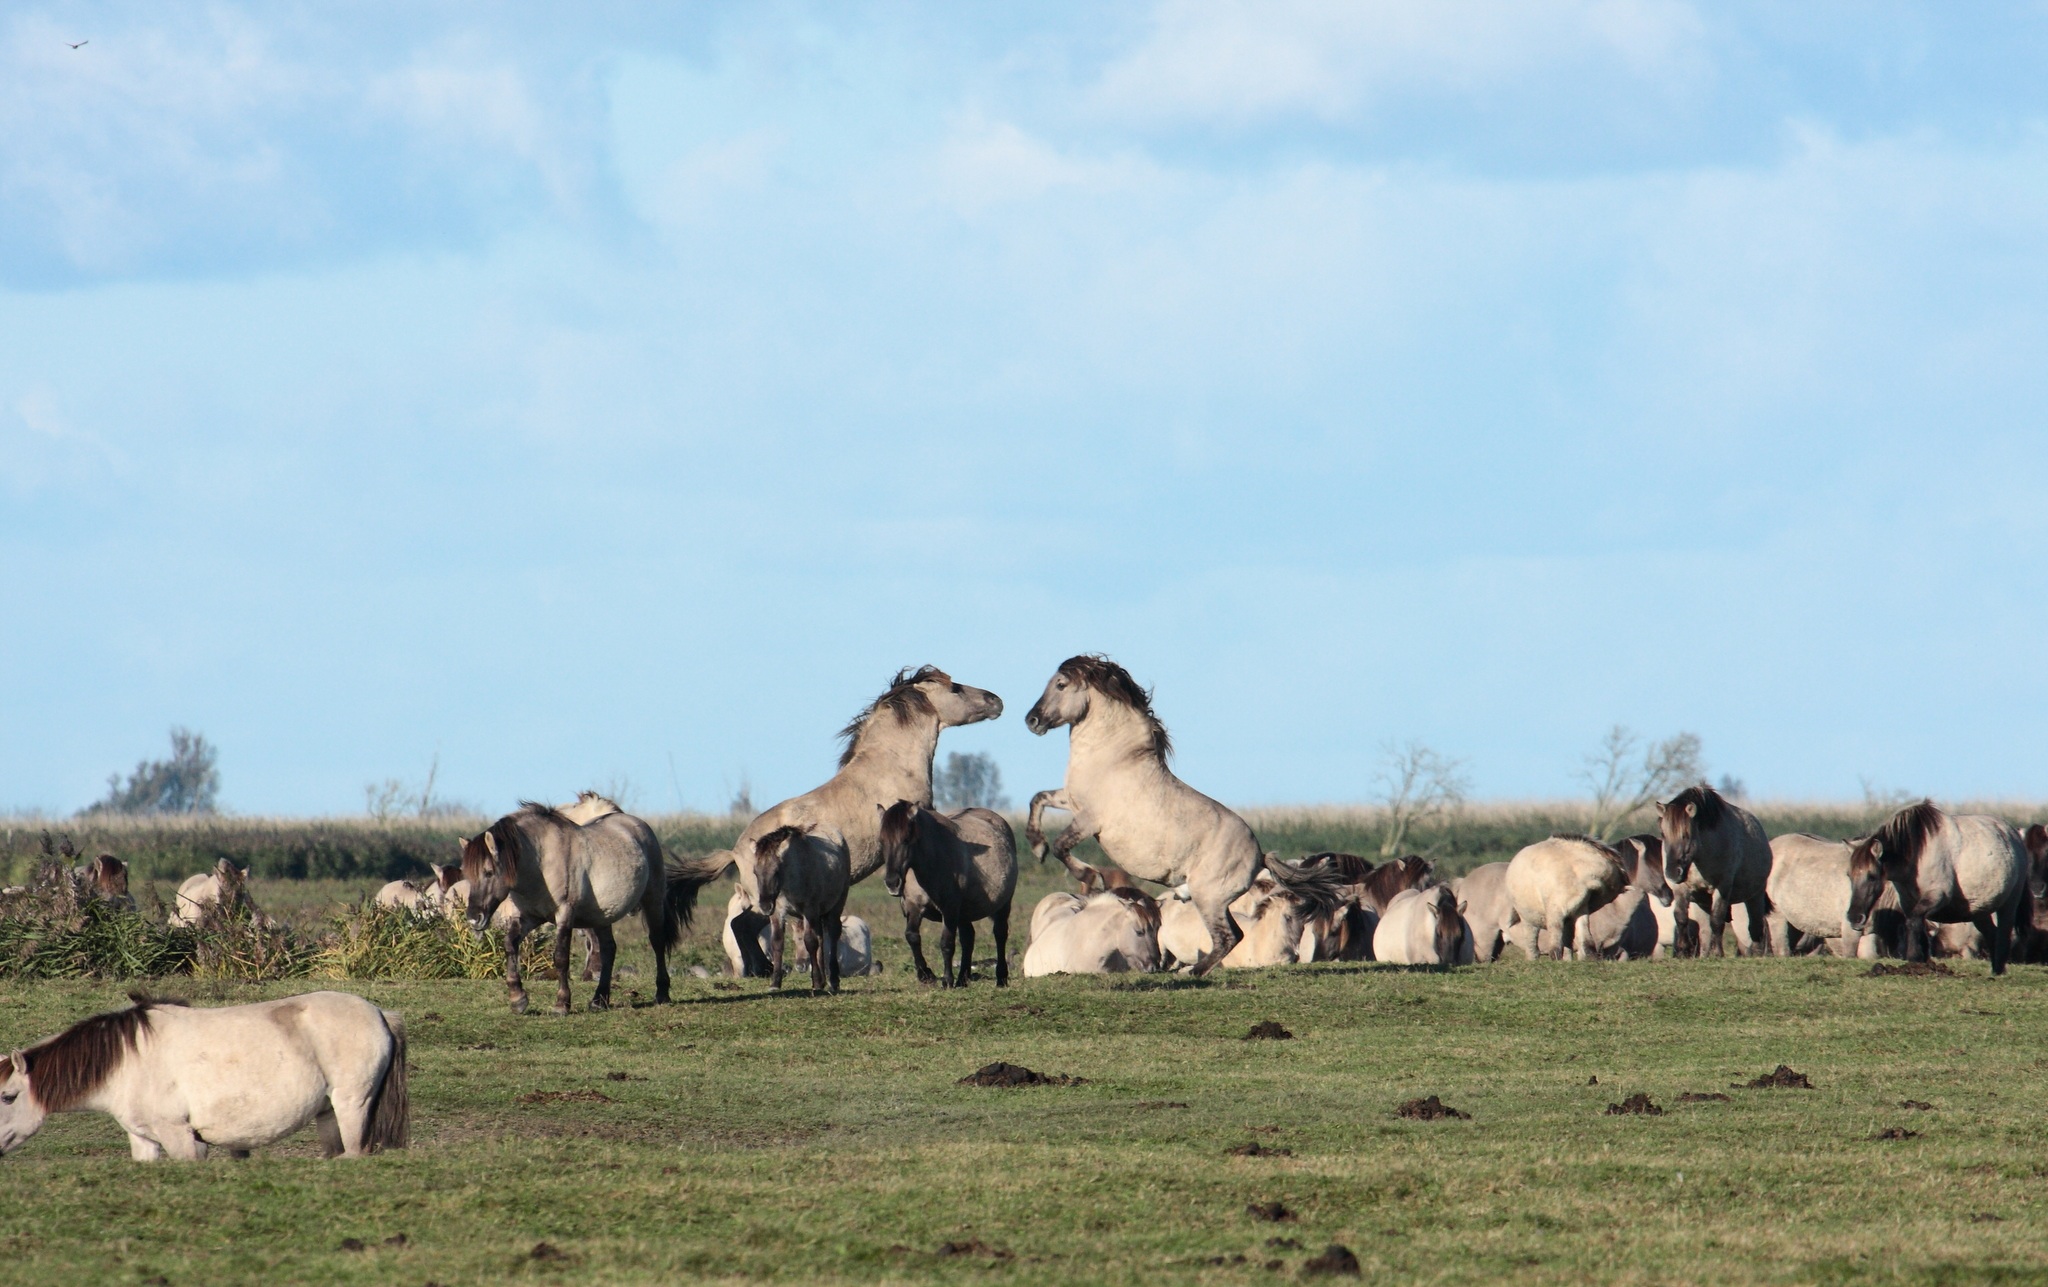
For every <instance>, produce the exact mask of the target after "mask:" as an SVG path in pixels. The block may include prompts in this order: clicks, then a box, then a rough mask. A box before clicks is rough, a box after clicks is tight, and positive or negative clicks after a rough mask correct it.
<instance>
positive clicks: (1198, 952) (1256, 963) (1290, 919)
mask: <svg viewBox="0 0 2048 1287" xmlns="http://www.w3.org/2000/svg"><path fill="white" fill-rule="evenodd" d="M1302 871H1303V872H1304V877H1303V880H1302V882H1301V883H1300V884H1299V885H1297V886H1295V887H1292V888H1290V887H1288V886H1286V885H1283V884H1281V883H1280V882H1279V881H1278V880H1276V879H1274V877H1273V873H1272V872H1270V871H1262V872H1260V873H1259V874H1258V875H1257V876H1256V877H1255V878H1254V879H1253V880H1252V887H1251V888H1250V889H1248V890H1246V891H1245V892H1244V893H1242V894H1240V895H1238V897H1237V898H1236V899H1235V900H1234V901H1233V902H1232V903H1231V904H1230V915H1231V919H1232V920H1234V921H1236V922H1237V924H1238V925H1239V926H1241V927H1245V929H1244V936H1243V937H1242V938H1240V939H1239V940H1238V941H1237V945H1236V946H1235V947H1233V948H1231V949H1230V954H1229V955H1228V956H1225V957H1224V958H1223V967H1224V968H1225V969H1230V970H1238V969H1258V968H1262V967H1264V966H1268V965H1291V964H1293V963H1294V962H1296V961H1299V960H1301V959H1302V950H1303V946H1304V944H1306V945H1307V947H1308V949H1309V959H1311V960H1313V959H1315V956H1314V950H1315V946H1316V940H1315V938H1314V937H1313V936H1314V934H1315V927H1314V922H1315V921H1317V920H1318V919H1320V918H1327V917H1330V916H1332V915H1334V914H1335V913H1336V911H1337V910H1338V909H1339V908H1341V907H1343V906H1345V905H1346V891H1347V888H1348V887H1347V886H1346V885H1344V884H1343V882H1342V877H1341V875H1340V874H1339V873H1338V872H1336V871H1334V870H1330V869H1323V868H1311V867H1308V866H1307V865H1306V864H1303V867H1302ZM1159 915H1160V928H1159V946H1160V950H1161V951H1163V952H1165V953H1167V954H1168V955H1170V956H1172V957H1173V958H1174V959H1175V960H1176V961H1178V962H1180V963H1182V964H1186V965H1193V964H1194V963H1195V962H1197V961H1199V960H1201V959H1202V957H1203V955H1204V954H1206V953H1207V952H1208V951H1209V946H1210V940H1209V930H1208V926H1207V924H1206V923H1205V922H1204V920H1203V918H1202V914H1201V912H1200V910H1199V909H1197V908H1196V907H1195V905H1194V904H1193V903H1192V902H1190V901H1189V900H1187V899H1185V898H1181V897H1178V896H1176V897H1173V898H1169V899H1166V900H1164V901H1162V902H1161V903H1160V905H1159Z"/></svg>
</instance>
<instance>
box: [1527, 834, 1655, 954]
mask: <svg viewBox="0 0 2048 1287" xmlns="http://www.w3.org/2000/svg"><path fill="white" fill-rule="evenodd" d="M1629 875H1630V872H1629V868H1628V867H1627V866H1625V865H1624V864H1623V862H1622V859H1621V855H1620V854H1618V853H1616V852H1615V851H1614V850H1612V849H1610V848H1608V847H1607V846H1606V845H1603V844H1601V843H1600V842H1599V841H1597V840H1595V839H1593V838H1592V837H1591V836H1582V835H1578V834H1576V833H1571V832H1561V833H1559V834H1557V835H1554V836H1552V837H1550V838H1549V839H1548V840H1539V841H1537V842H1536V843H1535V844H1533V845H1529V846H1527V847H1526V848H1524V849H1523V850H1522V851H1521V852H1520V853H1517V854H1516V855H1515V856H1514V857H1513V858H1512V859H1510V860H1509V861H1508V871H1507V891H1508V900H1509V902H1511V903H1512V904H1513V905H1514V909H1515V916H1516V918H1517V920H1519V921H1520V922H1521V923H1522V924H1524V925H1527V926H1528V927H1529V933H1528V936H1527V937H1528V940H1529V941H1528V942H1527V943H1524V944H1522V945H1521V946H1522V948H1523V950H1524V951H1526V952H1528V953H1529V955H1530V956H1532V957H1533V956H1536V955H1537V954H1538V950H1539V949H1540V947H1541V945H1542V942H1543V935H1544V933H1545V932H1546V931H1547V932H1548V933H1549V934H1550V935H1552V936H1553V940H1554V941H1553V945H1552V947H1551V949H1550V956H1551V958H1552V959H1553V960H1561V959H1563V957H1564V956H1566V955H1568V954H1569V953H1570V952H1571V951H1572V945H1573V940H1574V938H1575V936H1576V933H1577V927H1578V920H1579V918H1580V917H1581V916H1585V915H1587V914H1588V913H1590V912H1594V911H1598V910H1599V909H1600V908H1602V907H1605V906H1606V905H1607V904H1608V903H1611V902H1613V901H1614V898H1615V896H1616V895H1617V894H1619V893H1621V891H1622V890H1623V889H1624V888H1626V887H1627V885H1628V882H1629Z"/></svg>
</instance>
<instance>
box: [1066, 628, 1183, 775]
mask: <svg viewBox="0 0 2048 1287" xmlns="http://www.w3.org/2000/svg"><path fill="white" fill-rule="evenodd" d="M1058 673H1059V674H1062V675H1065V676H1066V677H1067V678H1068V679H1071V680H1073V681H1074V682H1075V683H1077V684H1086V685H1087V686H1088V687H1089V688H1090V689H1092V690H1093V691H1095V692H1098V693H1101V694H1102V695H1103V696H1104V697H1107V698H1109V699H1110V700H1111V701H1113V702H1116V703H1118V704H1120V705H1123V706H1128V707H1130V708H1131V709H1132V710H1134V711H1136V712H1137V713H1138V715H1139V716H1140V717H1141V718H1143V719H1144V721H1145V724H1146V726H1147V727H1148V728H1150V729H1151V731H1152V746H1151V750H1152V754H1153V755H1155V756H1157V757H1158V759H1159V761H1160V762H1161V763H1164V762H1165V761H1166V759H1167V758H1168V757H1169V756H1171V755H1172V754H1173V738H1172V737H1171V736H1170V735H1169V734H1168V733H1167V731H1166V725H1164V724H1162V723H1160V722H1159V716H1157V715H1155V714H1153V712H1152V690H1150V689H1148V688H1140V687H1138V681H1137V680H1135V679H1132V678H1131V672H1130V671H1128V670H1125V669H1124V668H1123V667H1122V666H1119V665H1117V664H1116V663H1115V662H1113V661H1111V660H1110V659H1109V658H1107V657H1105V656H1103V655H1102V654H1101V653H1099V652H1084V653H1082V654H1080V655H1079V656H1075V657H1069V658H1067V659H1066V660H1065V661H1063V662H1061V663H1060V668H1059V671H1058Z"/></svg>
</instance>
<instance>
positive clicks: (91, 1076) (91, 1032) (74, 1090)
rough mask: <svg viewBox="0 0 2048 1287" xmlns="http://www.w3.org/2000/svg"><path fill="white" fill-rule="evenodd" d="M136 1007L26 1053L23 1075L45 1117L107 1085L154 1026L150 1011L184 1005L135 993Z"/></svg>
mask: <svg viewBox="0 0 2048 1287" xmlns="http://www.w3.org/2000/svg"><path fill="white" fill-rule="evenodd" d="M128 999H129V1000H130V1001H133V1002H134V1003H135V1004H133V1005H132V1006H130V1007H128V1008H127V1009H126V1010H110V1011H108V1012H107V1013H105V1014H96V1015H93V1016H92V1017H91V1018H89V1019H80V1020H79V1021H78V1022H77V1023H74V1024H72V1025H71V1026H70V1027H68V1028H66V1029H65V1030H64V1031H62V1032H60V1033H58V1034H57V1035H56V1036H54V1037H52V1038H50V1039H49V1040H48V1041H45V1042H43V1043H42V1044H41V1045H36V1046H30V1047H29V1048H28V1049H27V1050H25V1051H23V1052H22V1056H21V1062H22V1071H23V1072H24V1073H26V1074H27V1075H28V1088H29V1093H30V1094H32V1095H34V1096H35V1097H36V1102H37V1103H38V1104H40V1105H42V1107H43V1110H44V1111H45V1112H50V1113H61V1112H63V1111H64V1110H66V1109H68V1108H73V1107H76V1106H77V1105H78V1103H79V1102H80V1101H82V1100H83V1099H85V1097H86V1096H88V1095H90V1094H92V1093H93V1092H94V1091H96V1090H98V1089H99V1088H100V1087H101V1086H103V1085H105V1084H106V1080H107V1078H108V1077H109V1076H110V1075H111V1074H112V1073H113V1071H114V1070H115V1069H116V1068H119V1067H120V1066H121V1061H122V1060H123V1059H125V1058H127V1057H128V1053H129V1052H130V1051H132V1050H134V1049H135V1042H136V1039H137V1037H138V1036H139V1035H140V1033H141V1032H142V1030H143V1029H144V1028H146V1027H148V1026H149V1012H150V1011H151V1010H154V1009H156V1008H157V1007H159V1006H167V1005H184V1004H185V1002H183V1001H167V1000H163V999H161V998H158V997H152V996H149V995H147V994H145V993H142V992H130V993H129V994H128Z"/></svg>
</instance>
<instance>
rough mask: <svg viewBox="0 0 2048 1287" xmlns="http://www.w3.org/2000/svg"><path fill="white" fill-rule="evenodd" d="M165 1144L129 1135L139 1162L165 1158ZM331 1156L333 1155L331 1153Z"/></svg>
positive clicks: (130, 1149)
mask: <svg viewBox="0 0 2048 1287" xmlns="http://www.w3.org/2000/svg"><path fill="white" fill-rule="evenodd" d="M163 1155H164V1146H163V1145H161V1144H159V1143H157V1142H156V1141H155V1140H153V1139H150V1138H149V1137H148V1136H146V1135H137V1134H134V1133H133V1132H130V1133H129V1136H128V1156H129V1157H132V1158H134V1159H135V1160H136V1161H138V1162H157V1161H161V1160H162V1159H163ZM330 1156H331V1155H330Z"/></svg>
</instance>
